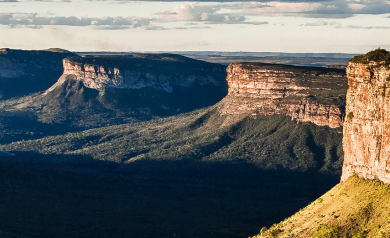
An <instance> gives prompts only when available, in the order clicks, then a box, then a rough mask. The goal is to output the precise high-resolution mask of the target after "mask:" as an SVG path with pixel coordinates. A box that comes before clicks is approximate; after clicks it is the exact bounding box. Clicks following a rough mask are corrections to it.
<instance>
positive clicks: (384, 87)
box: [341, 49, 390, 183]
mask: <svg viewBox="0 0 390 238" xmlns="http://www.w3.org/2000/svg"><path fill="white" fill-rule="evenodd" d="M377 55H379V58H376V57H375V56H377ZM365 57H366V59H365V58H363V57H360V58H354V59H352V60H351V61H350V62H349V64H348V67H347V75H348V84H349V89H348V93H347V107H346V114H347V116H346V120H345V126H344V131H343V134H344V137H343V148H344V156H345V157H344V166H343V174H342V178H341V181H345V180H347V178H348V177H350V176H351V175H354V174H356V175H358V176H359V177H362V178H366V179H379V180H381V181H383V182H386V183H390V164H389V163H390V160H389V156H390V146H389V145H390V130H389V128H390V127H389V125H390V114H389V113H390V110H389V109H390V108H389V105H390V99H389V86H390V82H389V81H390V80H389V76H390V69H389V65H390V61H389V58H390V53H389V52H387V51H385V50H380V49H378V50H376V51H373V52H369V53H368V54H367V55H366V56H365Z"/></svg>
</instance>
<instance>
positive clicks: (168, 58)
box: [15, 54, 227, 128]
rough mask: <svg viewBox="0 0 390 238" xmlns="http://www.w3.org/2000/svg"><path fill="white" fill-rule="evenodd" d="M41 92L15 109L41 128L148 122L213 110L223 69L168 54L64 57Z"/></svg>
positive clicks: (221, 93) (221, 90)
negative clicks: (46, 125) (52, 81)
mask: <svg viewBox="0 0 390 238" xmlns="http://www.w3.org/2000/svg"><path fill="white" fill-rule="evenodd" d="M62 64H63V72H62V75H60V76H59V78H57V82H56V83H55V84H52V85H50V86H51V87H50V88H49V87H47V88H49V89H47V90H46V91H45V92H43V93H41V94H39V95H36V96H33V97H30V98H26V99H24V100H23V103H19V102H17V103H18V105H16V106H15V108H16V109H17V110H24V111H30V112H33V113H35V115H37V116H38V118H39V119H40V121H42V122H45V123H63V122H68V123H72V124H75V125H78V126H82V127H85V126H86V127H88V128H89V127H90V126H93V127H94V126H96V125H99V126H102V125H111V124H118V123H126V122H131V121H133V120H150V119H153V118H156V117H165V116H172V115H177V114H180V113H184V112H190V111H193V110H195V109H199V108H202V107H208V106H210V105H214V104H216V103H217V102H219V101H220V100H221V99H223V98H224V97H225V96H226V95H227V83H226V80H225V79H226V66H222V65H219V64H213V63H207V62H203V61H199V60H194V59H190V58H187V57H183V56H179V55H173V54H138V55H98V56H83V57H68V58H65V59H64V60H63V61H62Z"/></svg>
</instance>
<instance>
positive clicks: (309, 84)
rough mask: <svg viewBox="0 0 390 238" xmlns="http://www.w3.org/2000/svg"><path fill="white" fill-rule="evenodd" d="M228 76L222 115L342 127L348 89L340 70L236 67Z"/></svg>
mask: <svg viewBox="0 0 390 238" xmlns="http://www.w3.org/2000/svg"><path fill="white" fill-rule="evenodd" d="M227 72H228V76H227V81H228V85H229V95H228V100H227V101H228V103H227V104H226V108H225V111H224V113H227V114H249V115H251V116H253V117H257V116H265V115H273V114H285V115H288V116H291V117H292V119H295V120H297V121H300V122H312V123H314V124H316V125H320V126H329V127H331V128H337V127H341V126H342V125H343V118H344V106H345V102H344V100H345V93H346V90H347V87H348V86H347V80H346V77H345V73H344V71H343V70H340V69H325V68H314V67H298V66H287V65H272V64H261V63H236V64H231V65H229V67H228V68H227Z"/></svg>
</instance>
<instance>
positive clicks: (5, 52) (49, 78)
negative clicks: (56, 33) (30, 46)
mask: <svg viewBox="0 0 390 238" xmlns="http://www.w3.org/2000/svg"><path fill="white" fill-rule="evenodd" d="M69 56H75V54H73V53H71V52H68V51H65V50H60V49H49V50H31V51H28V50H14V49H6V48H4V49H0V99H3V100H4V99H9V98H12V97H17V96H18V97H20V96H25V95H27V94H30V93H35V92H38V91H43V90H46V89H47V88H48V87H50V86H51V85H53V84H54V83H55V82H56V81H57V79H58V77H59V76H60V75H61V74H62V59H64V58H66V57H69Z"/></svg>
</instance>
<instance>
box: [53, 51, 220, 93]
mask: <svg viewBox="0 0 390 238" xmlns="http://www.w3.org/2000/svg"><path fill="white" fill-rule="evenodd" d="M151 56H153V57H151ZM63 67H64V72H63V74H62V76H61V78H60V79H59V80H58V82H57V83H56V84H55V85H53V87H51V88H50V89H49V90H48V91H47V92H46V93H48V92H50V91H52V90H53V89H55V88H57V87H58V86H60V85H61V84H63V83H64V82H65V81H66V80H68V79H73V80H76V81H80V82H82V83H83V85H84V86H86V87H88V88H92V89H97V90H101V89H103V88H122V89H141V88H153V89H155V90H159V91H165V92H168V93H172V92H173V90H174V87H176V86H177V87H185V88H189V87H192V86H195V85H197V86H205V85H210V86H213V87H219V86H221V85H222V84H223V78H221V75H224V67H223V66H221V65H218V64H211V63H206V62H202V61H197V60H192V59H189V58H186V57H182V56H178V55H169V54H156V55H126V56H115V57H112V56H85V57H72V58H67V59H64V60H63ZM181 67H182V68H181ZM186 67H187V68H186ZM186 69H188V71H186Z"/></svg>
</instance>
